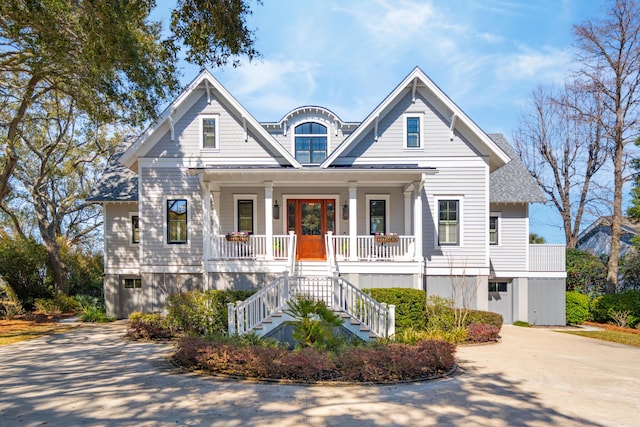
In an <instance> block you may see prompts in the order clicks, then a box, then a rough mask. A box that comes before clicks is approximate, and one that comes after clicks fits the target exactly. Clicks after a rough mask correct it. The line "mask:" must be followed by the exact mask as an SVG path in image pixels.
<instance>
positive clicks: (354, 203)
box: [349, 181, 358, 261]
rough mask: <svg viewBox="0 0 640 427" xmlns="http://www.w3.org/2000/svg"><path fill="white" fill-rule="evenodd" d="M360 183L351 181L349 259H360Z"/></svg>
mask: <svg viewBox="0 0 640 427" xmlns="http://www.w3.org/2000/svg"><path fill="white" fill-rule="evenodd" d="M357 184H358V183H357V182H356V181H349V260H350V261H357V260H358V198H357V196H358V185H357Z"/></svg>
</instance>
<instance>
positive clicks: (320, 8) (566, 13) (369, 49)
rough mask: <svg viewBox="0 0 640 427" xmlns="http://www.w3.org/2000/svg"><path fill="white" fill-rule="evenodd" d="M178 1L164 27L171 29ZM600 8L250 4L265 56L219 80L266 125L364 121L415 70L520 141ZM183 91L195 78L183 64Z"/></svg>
mask: <svg viewBox="0 0 640 427" xmlns="http://www.w3.org/2000/svg"><path fill="white" fill-rule="evenodd" d="M172 3H173V2H172V1H171V0H165V1H161V2H160V5H159V6H158V8H157V10H156V13H155V15H154V16H155V18H156V19H161V20H163V21H164V22H165V23H166V25H168V22H169V16H170V15H169V14H170V7H171V6H172ZM603 3H604V2H603V1H601V0H535V1H531V0H522V1H519V0H473V1H471V0H470V1H464V0H437V1H436V0H434V1H425V0H422V1H413V0H398V1H395V0H393V1H392V0H342V1H332V0H298V1H294V0H291V1H285V0H264V3H263V5H261V6H260V5H256V4H253V11H254V13H253V16H251V17H250V19H249V26H250V27H252V28H255V29H256V37H257V44H256V48H257V49H258V50H259V51H260V52H261V54H262V58H261V59H260V60H258V61H254V62H253V63H251V64H249V63H243V64H242V66H241V67H239V68H235V69H234V68H231V67H229V68H225V69H215V70H211V71H212V72H213V74H214V75H215V76H216V78H218V79H219V80H220V81H221V82H222V84H224V85H225V87H227V89H228V90H229V91H230V92H231V93H232V94H233V95H234V96H235V97H236V98H237V99H238V100H239V101H240V102H241V103H242V104H243V105H244V106H245V107H246V108H247V109H248V110H249V111H250V112H251V113H252V114H253V115H254V116H255V117H256V118H257V119H258V120H260V121H277V120H279V119H280V118H282V116H284V115H285V114H286V113H287V112H288V111H290V110H291V109H293V108H295V107H299V106H302V105H321V106H323V107H326V108H329V109H330V110H332V111H334V112H335V113H336V114H338V115H339V116H340V117H341V118H342V119H343V120H345V121H361V120H363V119H364V118H365V117H366V116H367V115H368V114H369V113H370V112H371V110H373V108H375V106H376V105H377V104H378V103H379V102H380V101H382V99H383V98H384V97H385V96H386V95H388V94H389V92H391V90H393V88H394V87H395V86H396V85H397V84H398V83H400V81H401V80H402V79H403V78H404V77H405V76H406V75H407V74H408V73H409V72H410V71H411V70H412V69H413V68H414V67H415V66H419V67H420V68H422V70H423V71H424V72H425V73H426V74H427V75H428V76H429V77H430V78H431V79H432V80H433V81H434V82H435V83H436V84H437V85H438V86H440V88H441V89H442V90H443V91H444V92H445V93H447V94H448V95H449V96H450V97H451V98H452V99H453V100H454V101H455V102H456V103H457V104H458V105H459V106H460V107H461V108H462V109H463V110H464V111H465V112H466V113H467V114H468V115H469V116H470V117H471V118H472V119H473V120H474V121H475V122H476V123H477V124H478V125H479V126H480V127H481V128H482V129H483V130H484V131H485V132H487V133H494V132H502V133H504V134H505V135H506V136H507V138H508V139H510V140H511V139H512V135H513V132H514V130H515V128H516V126H517V123H518V120H519V118H520V115H521V112H522V108H523V105H525V103H526V101H527V98H528V96H529V94H530V93H531V91H532V90H533V89H534V88H535V87H536V86H537V85H538V84H547V83H562V82H563V79H564V77H565V76H566V75H567V73H568V71H569V70H570V68H571V66H572V58H573V57H572V46H571V44H572V34H571V31H572V26H573V25H574V24H577V23H581V22H583V21H584V20H586V19H592V18H597V16H598V15H599V14H600V13H602V5H603ZM182 71H183V79H182V81H183V82H184V83H185V84H186V83H188V82H189V81H191V80H192V79H193V78H194V77H195V76H196V75H197V73H198V69H197V68H196V67H193V66H188V65H187V64H183V70H182ZM530 228H531V231H532V232H536V233H538V234H540V235H543V236H544V237H545V238H546V239H547V242H548V243H563V242H564V237H563V235H562V232H561V229H560V221H559V215H558V214H557V213H556V212H555V211H554V210H553V209H551V208H545V207H542V206H534V207H532V209H531V221H530Z"/></svg>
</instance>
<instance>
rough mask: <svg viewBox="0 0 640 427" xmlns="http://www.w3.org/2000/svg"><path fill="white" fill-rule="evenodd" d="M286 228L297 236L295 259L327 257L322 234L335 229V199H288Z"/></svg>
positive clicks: (320, 258)
mask: <svg viewBox="0 0 640 427" xmlns="http://www.w3.org/2000/svg"><path fill="white" fill-rule="evenodd" d="M287 229H288V230H289V231H293V232H295V233H296V236H297V238H298V242H297V247H296V259H299V260H305V259H306V260H324V259H327V255H326V253H325V246H324V236H325V235H326V234H327V231H335V200H333V199H290V200H288V202H287Z"/></svg>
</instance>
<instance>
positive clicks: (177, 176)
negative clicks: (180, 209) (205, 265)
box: [140, 168, 203, 266]
mask: <svg viewBox="0 0 640 427" xmlns="http://www.w3.org/2000/svg"><path fill="white" fill-rule="evenodd" d="M141 170H142V173H141V175H140V229H141V235H143V237H141V244H142V265H144V266H163V265H182V266H198V265H201V264H202V242H203V239H202V230H203V218H202V198H201V195H200V184H199V182H198V177H197V176H190V175H188V174H187V173H186V171H182V170H180V169H177V168H141ZM183 197H186V198H187V200H188V204H187V210H188V213H187V215H188V225H187V227H188V236H187V238H188V244H186V245H184V244H173V245H168V244H167V243H166V241H167V238H166V217H165V215H166V213H165V206H164V205H165V201H164V198H169V199H170V198H183ZM143 233H144V234H143Z"/></svg>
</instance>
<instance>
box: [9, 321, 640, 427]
mask: <svg viewBox="0 0 640 427" xmlns="http://www.w3.org/2000/svg"><path fill="white" fill-rule="evenodd" d="M124 328H125V326H124V324H123V323H117V324H111V325H97V326H87V327H85V328H82V329H79V330H76V331H72V332H68V333H65V334H60V335H53V336H49V337H45V338H40V339H36V340H32V341H27V342H23V343H18V344H13V345H8V346H2V347H0V425H2V426H40V425H50V426H77V425H90V426H120V425H135V426H158V425H167V426H168V425H171V426H184V425H215V426H262V425H264V426H278V427H280V426H305V425H309V426H400V425H402V426H423V425H455V426H473V425H478V426H486V425H494V426H507V425H508V426H513V425H522V426H547V425H558V426H603V425H606V426H632V425H638V424H639V423H640V419H639V418H638V415H637V410H638V408H640V362H639V361H640V348H635V347H627V346H622V345H617V344H610V343H606V342H601V341H597V340H591V339H588V338H582V337H577V336H571V335H567V334H561V333H558V332H554V331H552V330H548V329H525V328H517V327H514V326H505V327H504V329H503V333H502V336H503V342H502V343H500V344H496V345H486V346H476V347H463V348H461V349H460V350H459V352H458V356H459V360H460V366H461V368H462V371H463V372H462V373H461V374H460V375H457V376H455V377H452V378H448V379H443V380H437V381H433V382H428V383H415V384H404V385H395V386H350V387H335V386H334V387H332V386H313V387H303V386H293V385H279V384H267V383H252V382H249V381H243V382H236V381H228V380H220V379H215V378H209V377H200V376H197V375H194V374H187V375H184V374H179V373H176V372H174V371H172V369H171V367H170V366H169V365H168V364H167V363H166V360H165V358H166V356H167V355H168V354H169V353H170V350H171V349H170V347H169V346H167V345H160V344H146V343H135V342H127V341H123V340H122V339H120V337H121V336H122V334H123V333H124Z"/></svg>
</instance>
